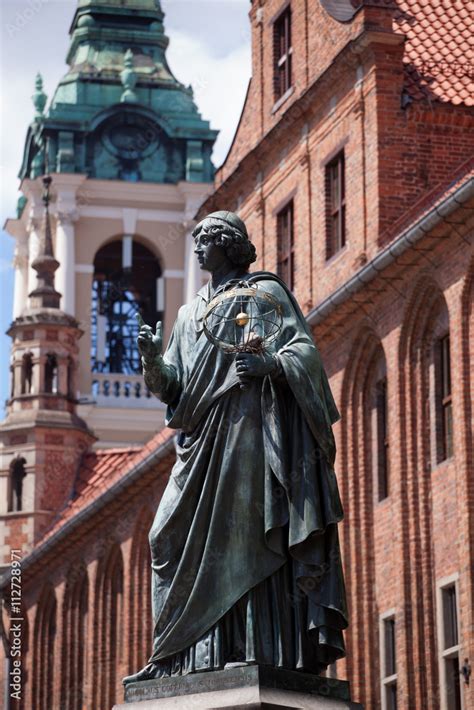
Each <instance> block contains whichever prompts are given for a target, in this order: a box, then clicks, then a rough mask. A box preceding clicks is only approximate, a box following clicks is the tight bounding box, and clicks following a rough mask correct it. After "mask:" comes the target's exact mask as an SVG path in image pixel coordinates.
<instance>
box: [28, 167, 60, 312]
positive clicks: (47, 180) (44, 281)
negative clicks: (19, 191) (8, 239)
mask: <svg viewBox="0 0 474 710" xmlns="http://www.w3.org/2000/svg"><path fill="white" fill-rule="evenodd" d="M51 182H52V179H51V177H50V176H49V175H45V176H44V177H43V188H44V189H43V196H42V199H43V204H44V233H43V235H42V238H41V242H40V244H41V246H40V250H39V253H38V255H37V257H36V259H34V261H33V262H32V264H31V266H32V267H33V269H34V270H35V271H36V273H37V277H36V278H37V285H36V288H35V290H34V291H32V292H31V293H30V298H31V305H32V307H33V308H59V303H60V301H61V294H60V293H58V292H57V291H56V289H55V287H54V272H55V271H56V269H57V268H58V266H59V262H58V261H56V259H55V258H54V251H53V238H52V234H51V221H50V216H49V203H50V199H51V197H50V189H51Z"/></svg>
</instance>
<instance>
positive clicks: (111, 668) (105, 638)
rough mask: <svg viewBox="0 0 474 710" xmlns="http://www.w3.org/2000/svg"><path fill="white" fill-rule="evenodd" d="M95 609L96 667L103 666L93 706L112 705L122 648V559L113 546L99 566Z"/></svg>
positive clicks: (95, 689) (117, 549)
mask: <svg viewBox="0 0 474 710" xmlns="http://www.w3.org/2000/svg"><path fill="white" fill-rule="evenodd" d="M95 594H96V599H95V609H96V614H97V623H96V625H95V638H94V646H93V647H94V655H95V658H94V667H96V668H97V667H100V668H101V673H102V677H101V683H100V684H96V685H95V687H94V701H93V705H92V710H102V708H109V707H112V706H113V705H114V703H115V701H116V693H117V684H118V677H117V667H118V666H119V665H120V663H121V661H122V658H121V654H122V652H123V638H122V634H123V561H122V553H121V551H120V547H118V546H116V547H113V548H112V550H111V551H110V553H109V554H108V556H107V558H106V559H105V560H103V561H102V563H101V565H100V566H99V570H98V577H97V583H96V590H95Z"/></svg>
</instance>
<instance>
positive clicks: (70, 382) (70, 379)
mask: <svg viewBox="0 0 474 710" xmlns="http://www.w3.org/2000/svg"><path fill="white" fill-rule="evenodd" d="M74 385H75V381H74V360H73V359H72V357H71V356H69V357H68V359H67V396H68V397H72V398H74V396H75V387H74Z"/></svg>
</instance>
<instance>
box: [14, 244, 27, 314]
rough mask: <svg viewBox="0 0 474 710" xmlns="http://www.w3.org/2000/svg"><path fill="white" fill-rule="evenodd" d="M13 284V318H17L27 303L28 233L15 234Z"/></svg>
mask: <svg viewBox="0 0 474 710" xmlns="http://www.w3.org/2000/svg"><path fill="white" fill-rule="evenodd" d="M13 266H14V268H15V286H14V291H13V320H15V318H18V316H20V315H21V314H22V312H23V310H24V309H25V308H26V306H27V303H28V234H27V233H26V232H25V233H24V234H22V235H20V236H17V239H16V246H15V256H14V257H13Z"/></svg>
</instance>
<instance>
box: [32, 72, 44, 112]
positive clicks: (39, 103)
mask: <svg viewBox="0 0 474 710" xmlns="http://www.w3.org/2000/svg"><path fill="white" fill-rule="evenodd" d="M31 99H32V101H33V106H34V107H35V111H36V113H35V119H36V120H38V119H40V118H42V117H43V114H44V107H45V106H46V101H47V100H48V97H47V95H46V94H45V93H44V91H43V77H42V76H41V74H40V73H39V72H38V74H37V75H36V79H35V93H34V94H33V96H32V97H31Z"/></svg>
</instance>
